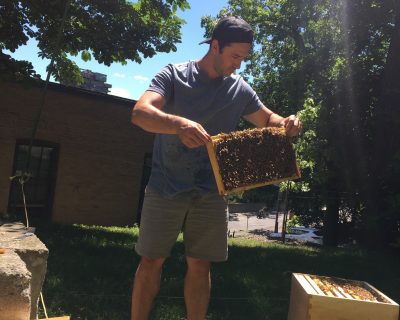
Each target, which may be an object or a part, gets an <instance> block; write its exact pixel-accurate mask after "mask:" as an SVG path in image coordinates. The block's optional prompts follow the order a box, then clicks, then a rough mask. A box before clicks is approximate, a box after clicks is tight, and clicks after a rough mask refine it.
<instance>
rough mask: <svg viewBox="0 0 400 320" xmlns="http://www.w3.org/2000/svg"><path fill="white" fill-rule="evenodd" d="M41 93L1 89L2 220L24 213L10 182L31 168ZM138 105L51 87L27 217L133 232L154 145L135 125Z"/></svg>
mask: <svg viewBox="0 0 400 320" xmlns="http://www.w3.org/2000/svg"><path fill="white" fill-rule="evenodd" d="M42 86H43V84H42V83H39V84H17V83H0V214H1V213H5V212H21V211H22V210H23V207H22V196H21V187H20V185H19V183H18V182H17V181H16V179H15V180H14V181H12V182H11V181H10V179H9V177H10V176H13V175H15V174H18V172H21V170H23V169H24V168H25V167H26V166H25V164H26V158H27V157H26V156H27V151H28V149H29V139H30V136H31V132H32V128H33V123H34V118H35V116H36V113H37V110H38V107H39V105H40V103H41V99H42ZM134 103H135V101H133V100H129V99H124V98H119V97H115V96H110V95H107V94H104V93H98V92H92V91H87V90H83V89H79V88H73V87H67V86H64V85H60V84H55V83H50V84H49V86H48V91H47V97H46V104H45V107H44V110H43V114H42V117H41V121H40V123H39V127H38V131H37V134H36V140H35V142H34V145H33V148H32V158H31V159H32V160H31V162H30V171H31V172H32V174H33V177H32V179H30V180H29V181H28V182H27V184H26V185H25V190H26V194H27V202H28V207H29V212H30V216H42V217H48V218H50V219H51V220H52V221H55V222H60V223H66V224H72V223H84V224H99V225H120V226H123V225H133V223H134V222H135V221H136V215H137V212H138V208H139V207H140V204H141V195H142V193H143V187H144V185H145V183H146V179H147V178H148V174H149V164H148V163H149V159H150V158H151V151H152V144H153V135H152V134H149V133H146V132H145V131H143V130H142V129H140V128H138V127H135V126H133V125H132V124H131V123H130V112H131V108H132V106H133V105H134ZM139 211H140V210H139Z"/></svg>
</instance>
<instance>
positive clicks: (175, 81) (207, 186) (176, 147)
mask: <svg viewBox="0 0 400 320" xmlns="http://www.w3.org/2000/svg"><path fill="white" fill-rule="evenodd" d="M147 90H149V91H155V92H157V93H159V94H160V95H162V96H163V97H164V98H165V100H166V104H165V106H164V108H163V111H164V112H166V113H169V114H174V115H178V116H181V117H184V118H187V119H190V120H192V121H195V122H198V123H200V124H201V125H202V126H203V127H204V129H205V130H206V131H207V133H208V134H210V135H216V134H219V133H221V132H231V131H234V130H235V129H236V126H237V124H238V122H239V119H240V117H241V116H243V115H246V114H250V113H253V112H256V111H257V110H259V109H260V108H261V106H262V103H261V101H260V99H259V98H258V96H257V94H256V93H255V91H254V90H253V89H252V88H251V87H250V86H249V85H248V84H247V83H246V82H245V81H244V80H243V78H242V77H240V76H238V75H231V76H228V77H221V78H218V79H215V80H211V79H209V78H208V77H207V76H206V75H204V74H203V73H201V71H199V69H198V67H197V64H196V62H195V61H189V62H186V63H182V64H175V65H172V64H170V65H168V66H166V67H165V68H163V69H162V70H161V71H160V72H159V73H158V74H157V75H156V76H155V77H154V79H153V80H152V81H151V84H150V86H149V88H148V89H147ZM148 185H149V186H150V187H152V188H153V189H155V190H157V191H158V192H159V193H161V194H162V195H163V196H165V197H169V198H172V197H173V196H174V195H176V194H178V193H180V192H183V191H188V190H193V189H196V190H198V191H200V192H201V193H208V192H216V191H217V186H216V182H215V178H214V175H213V172H212V168H211V164H210V160H209V158H208V153H207V148H206V147H205V146H201V147H198V148H188V147H186V146H185V145H184V144H183V143H182V142H181V141H180V139H179V137H178V135H176V134H156V137H155V141H154V147H153V164H152V170H151V176H150V180H149V183H148Z"/></svg>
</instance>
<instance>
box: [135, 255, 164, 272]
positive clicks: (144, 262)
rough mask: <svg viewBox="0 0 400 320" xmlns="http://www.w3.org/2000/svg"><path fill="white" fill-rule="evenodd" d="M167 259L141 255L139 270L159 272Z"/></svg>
mask: <svg viewBox="0 0 400 320" xmlns="http://www.w3.org/2000/svg"><path fill="white" fill-rule="evenodd" d="M164 261H165V258H148V257H141V258H140V262H139V266H138V271H139V270H141V271H144V272H146V273H147V272H159V271H160V270H161V268H162V265H163V263H164Z"/></svg>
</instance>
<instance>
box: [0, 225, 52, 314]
mask: <svg viewBox="0 0 400 320" xmlns="http://www.w3.org/2000/svg"><path fill="white" fill-rule="evenodd" d="M34 231H35V230H34V229H33V228H30V229H26V227H25V225H24V224H22V223H20V222H13V223H5V224H3V225H1V226H0V248H6V249H12V250H14V251H15V252H16V253H17V254H18V255H19V257H20V258H21V259H22V260H23V261H24V262H25V264H26V268H27V269H28V270H29V271H30V273H31V274H32V278H31V289H30V290H31V319H35V318H36V314H37V305H38V301H39V295H40V291H41V290H42V285H43V282H44V278H45V275H46V270H47V258H48V255H49V250H48V249H47V247H46V246H45V245H44V244H43V242H41V241H40V240H39V238H38V237H37V236H36V235H35V234H34V233H33V232H34Z"/></svg>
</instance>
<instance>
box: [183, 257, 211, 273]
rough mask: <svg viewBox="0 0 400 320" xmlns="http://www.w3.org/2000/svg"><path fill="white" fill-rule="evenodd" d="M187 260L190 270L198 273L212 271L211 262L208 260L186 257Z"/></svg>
mask: <svg viewBox="0 0 400 320" xmlns="http://www.w3.org/2000/svg"><path fill="white" fill-rule="evenodd" d="M186 261H187V265H188V271H189V272H195V273H197V274H208V273H209V272H210V267H211V262H210V261H208V260H203V259H196V258H192V257H186Z"/></svg>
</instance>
